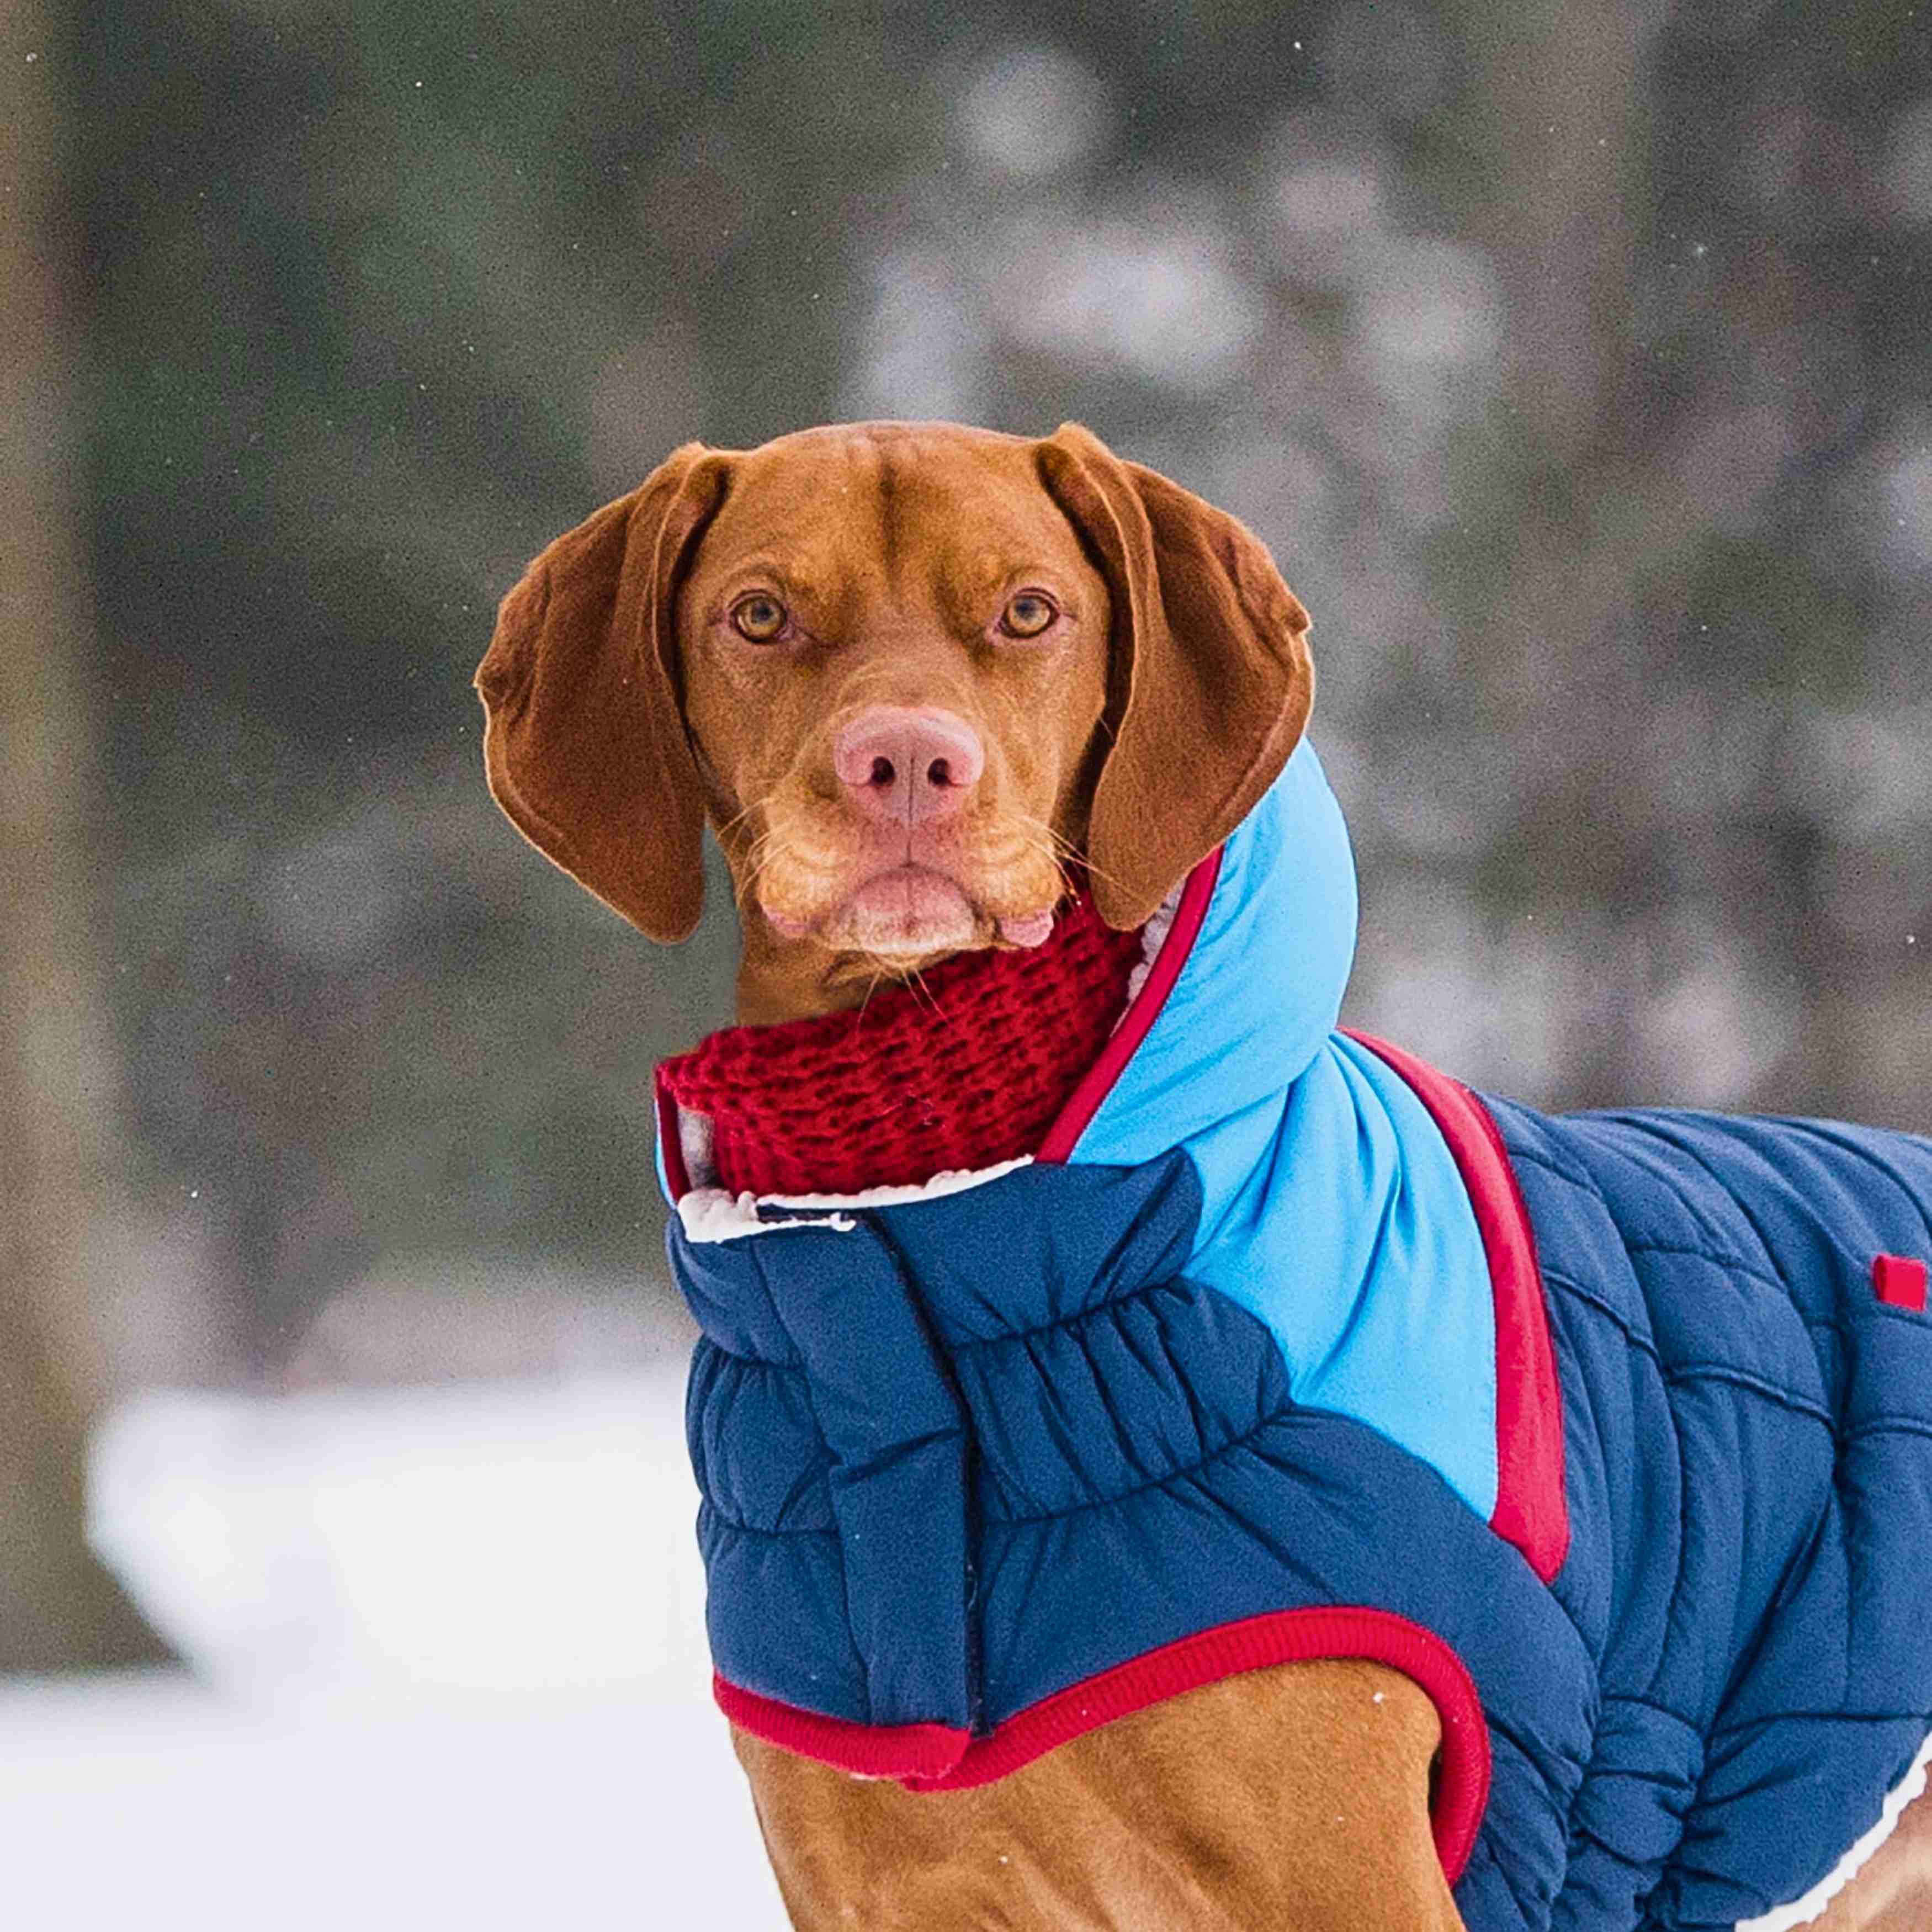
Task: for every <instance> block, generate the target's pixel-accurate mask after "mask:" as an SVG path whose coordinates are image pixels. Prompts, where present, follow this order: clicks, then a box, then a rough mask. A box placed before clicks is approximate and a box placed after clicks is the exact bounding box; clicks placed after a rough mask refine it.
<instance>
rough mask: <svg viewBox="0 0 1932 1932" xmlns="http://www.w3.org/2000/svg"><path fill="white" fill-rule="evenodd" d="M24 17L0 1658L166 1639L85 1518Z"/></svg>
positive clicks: (79, 606)
mask: <svg viewBox="0 0 1932 1932" xmlns="http://www.w3.org/2000/svg"><path fill="white" fill-rule="evenodd" d="M40 25H41V23H40V20H38V18H37V9H36V8H35V7H34V6H33V5H31V4H26V0H0V45H4V46H5V47H6V48H7V58H6V59H5V61H0V180H4V181H5V182H6V183H7V195H8V207H7V220H5V222H4V223H0V637H5V640H6V648H5V650H4V651H0V826H4V828H5V834H4V835H5V852H4V864H0V1012H4V1013H5V1016H6V1025H5V1031H4V1033H0V1121H5V1124H6V1127H5V1134H4V1136H0V1672H7V1671H20V1670H52V1669H55V1668H58V1667H64V1666H71V1665H81V1664H93V1665H99V1664H126V1663H130V1662H134V1661H139V1660H142V1659H146V1658H154V1657H157V1656H158V1655H160V1646H159V1644H158V1643H157V1642H156V1640H155V1639H154V1636H153V1634H152V1633H151V1631H148V1628H146V1626H145V1625H144V1624H143V1623H142V1621H141V1619H140V1618H139V1616H138V1615H137V1614H136V1612H135V1611H134V1610H133V1608H132V1607H131V1606H130V1604H128V1602H127V1600H126V1598H124V1597H123V1596H122V1595H121V1592H120V1591H119V1589H118V1587H117V1586H115V1584H114V1583H113V1581H112V1580H111V1579H110V1577H108V1575H107V1572H106V1571H104V1570H103V1569H102V1568H101V1566H100V1565H98V1563H97V1562H95V1560H94V1559H93V1558H92V1556H90V1555H89V1553H88V1550H87V1547H86V1543H85V1541H83V1528H82V1523H83V1454H84V1448H85V1442H86V1425H87V1422H88V1420H89V1412H90V1411H91V1410H92V1408H93V1406H94V1405H95V1401H96V1400H97V1397H98V1393H99V1391H100V1388H101V1379H102V1378H101V1363H100V1360H99V1352H98V1345H97V1341H96V1337H95V1333H94V1327H93V1322H92V1290H93V1289H95V1287H96V1286H98V1285H99V1284H98V1276H97V1268H98V1263H99V1260H100V1257H101V1254H102V1252H103V1250H104V1249H105V1250H108V1251H110V1252H111V1251H112V1250H113V1247H115V1241H114V1238H113V1237H114V1232H115V1228H116V1226H117V1220H118V1214H119V1213H120V1212H121V1209H122V1208H123V1206H124V1204H123V1203H122V1202H121V1196H120V1190H119V1187H118V1184H117V1182H116V1180H115V1171H116V1169H117V1167H118V1162H115V1161H113V1160H111V1159H110V1156H111V1154H113V1150H114V1147H115V1125H114V1121H113V1112H114V1108H113V1096H114V1094H115V1089H116V1085H117V1081H116V1078H115V1058H114V1055H113V1050H112V1046H111V1041H112V1037H113V1036H112V1031H111V1028H110V1025H109V1023H108V1019H107V1012H106V1009H105V1006H104V1003H103V1001H102V1000H101V997H100V992H99V989H98V986H97V985H96V983H95V971H96V956H95V951H94V947H93V944H92V931H91V929H92V923H93V919H94V916H95V914H96V913H97V912H98V910H99V907H98V888H99V886H100V885H101V882H102V874H101V868H100V867H99V866H98V863H97V862H96V860H95V856H94V852H93V849H92V841H91V839H90V838H89V827H88V823H87V817H88V806H87V786H88V784H89V779H90V778H91V776H92V769H93V767H92V762H91V759H90V757H89V729H88V723H87V706H86V697H85V691H86V676H85V673H84V670H83V667H84V666H86V664H88V663H89V661H90V658H91V656H92V651H93V645H92V639H91V638H90V637H89V628H90V626H89V610H88V605H87V599H86V595H85V594H84V593H83V590H82V589H81V586H82V585H83V583H84V582H85V581H86V571H85V569H84V565H83V559H84V555H85V552H84V550H83V547H82V546H81V545H80V544H78V543H77V542H76V541H75V540H74V530H73V526H72V517H73V510H74V505H73V504H72V502H71V500H70V499H69V497H68V487H67V478H68V463H67V460H66V457H67V450H68V444H69V443H70V440H71V437H70V432H69V428H68V424H69V417H68V410H67V404H66V398H65V383H64V381H63V376H64V368H63V363H62V357H63V356H64V355H65V353H68V352H69V350H70V347H71V344H73V343H74V341H75V340H76V335H75V332H74V329H73V327H72V318H71V317H70V316H67V315H65V314H63V313H62V310H63V306H64V305H63V302H62V295H63V293H64V292H63V290H62V286H61V284H62V280H63V278H62V274H61V272H60V269H59V266H58V263H59V261H60V258H61V252H62V251H61V250H60V248H59V246H58V243H59V240H60V236H61V223H60V220H59V211H58V206H57V204H56V202H55V194H54V185H53V184H54V181H55V161H56V157H57V153H58V147H59V130H58V105H57V95H58V89H59V87H60V85H61V78H62V77H61V76H60V74H59V73H58V65H57V64H56V63H55V62H50V61H48V60H46V59H45V58H44V57H43V55H41V53H40V52H39V51H38V50H39V49H41V48H43V46H44V45H45V44H46V43H44V42H43V40H41V38H40V35H39V33H38V31H37V29H38V28H39V27H40ZM23 52H24V53H25V54H26V58H24V59H23V58H22V57H21V56H22V54H23Z"/></svg>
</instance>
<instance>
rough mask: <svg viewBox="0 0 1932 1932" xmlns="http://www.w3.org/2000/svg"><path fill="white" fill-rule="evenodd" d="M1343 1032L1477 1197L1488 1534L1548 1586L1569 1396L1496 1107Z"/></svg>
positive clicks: (1558, 1524)
mask: <svg viewBox="0 0 1932 1932" xmlns="http://www.w3.org/2000/svg"><path fill="white" fill-rule="evenodd" d="M1343 1031H1344V1032H1346V1034H1348V1036H1349V1038H1350V1039H1351V1040H1355V1041H1357V1042H1358V1043H1360V1044H1361V1045H1362V1046H1365V1047H1367V1049H1369V1051H1370V1052H1371V1053H1373V1054H1374V1055H1376V1058H1378V1059H1379V1060H1384V1061H1387V1062H1388V1064H1389V1065H1390V1066H1391V1067H1393V1068H1394V1070H1395V1071H1396V1072H1397V1073H1399V1074H1400V1075H1401V1076H1402V1077H1403V1079H1404V1080H1405V1081H1406V1082H1407V1083H1408V1084H1409V1086H1410V1087H1411V1088H1413V1089H1414V1090H1415V1095H1416V1097H1417V1098H1418V1100H1421V1103H1422V1104H1423V1105H1424V1106H1425V1107H1427V1109H1429V1112H1430V1115H1432V1116H1433V1118H1434V1119H1435V1121H1436V1125H1437V1126H1438V1127H1440V1128H1441V1129H1442V1138H1443V1139H1445V1141H1447V1142H1448V1144H1449V1151H1450V1153H1451V1154H1452V1155H1453V1156H1454V1158H1455V1162H1456V1166H1457V1171H1458V1172H1460V1174H1461V1175H1462V1177H1463V1185H1464V1186H1465V1187H1467V1188H1468V1189H1469V1205H1470V1206H1471V1207H1472V1208H1474V1209H1475V1215H1476V1226H1477V1228H1478V1231H1479V1232H1481V1235H1482V1238H1483V1251H1484V1254H1485V1255H1487V1256H1488V1258H1489V1264H1490V1282H1491V1284H1492V1286H1493V1291H1494V1293H1495V1296H1496V1512H1495V1514H1493V1516H1492V1517H1490V1528H1491V1529H1493V1530H1494V1531H1495V1532H1496V1534H1497V1535H1499V1536H1500V1537H1501V1538H1502V1539H1503V1540H1504V1541H1505V1542H1506V1543H1510V1544H1514V1546H1515V1547H1517V1549H1518V1550H1521V1551H1522V1552H1523V1556H1524V1557H1525V1558H1526V1559H1527V1560H1528V1562H1529V1567H1530V1568H1532V1570H1534V1571H1535V1572H1536V1574H1537V1575H1538V1577H1541V1579H1542V1580H1543V1581H1544V1583H1549V1582H1550V1580H1552V1579H1553V1577H1555V1576H1556V1573H1557V1571H1559V1570H1561V1569H1562V1568H1563V1559H1565V1557H1566V1556H1568V1555H1569V1553H1570V1504H1569V1499H1568V1496H1567V1494H1566V1493H1565V1489H1564V1482H1563V1467H1564V1451H1563V1394H1562V1389H1561V1388H1560V1387H1559V1385H1558V1382H1557V1379H1556V1347H1555V1345H1554V1344H1553V1343H1552V1341H1551V1340H1550V1310H1549V1307H1548V1305H1547V1303H1546V1302H1545V1301H1544V1295H1543V1272H1542V1270H1541V1268H1539V1267H1538V1264H1537V1259H1536V1235H1535V1232H1534V1231H1533V1230H1532V1228H1531V1226H1530V1225H1529V1209H1528V1208H1526V1207H1525V1206H1524V1205H1523V1190H1521V1189H1520V1187H1518V1186H1517V1178H1516V1170H1515V1169H1514V1168H1513V1167H1511V1165H1510V1159H1509V1155H1508V1153H1507V1151H1505V1148H1504V1147H1503V1141H1502V1135H1501V1134H1500V1133H1498V1132H1497V1131H1496V1122H1495V1121H1493V1120H1492V1119H1491V1118H1490V1112H1489V1109H1487V1107H1485V1106H1484V1105H1483V1103H1481V1101H1480V1100H1478V1099H1477V1098H1476V1097H1475V1094H1472V1093H1471V1092H1470V1091H1469V1088H1466V1087H1465V1086H1464V1085H1463V1083H1462V1082H1460V1080H1452V1079H1451V1078H1450V1077H1449V1076H1448V1074H1446V1073H1439V1072H1437V1070H1436V1069H1435V1068H1434V1067H1431V1066H1430V1065H1429V1064H1428V1063H1427V1061H1421V1060H1418V1059H1417V1058H1416V1057H1415V1055H1413V1054H1412V1053H1405V1052H1403V1050H1402V1049H1401V1048H1400V1047H1399V1046H1390V1044H1389V1043H1388V1041H1387V1040H1377V1039H1375V1038H1374V1037H1372V1036H1371V1035H1370V1034H1365V1033H1357V1032H1355V1031H1354V1030H1353V1029H1352V1028H1343Z"/></svg>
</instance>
